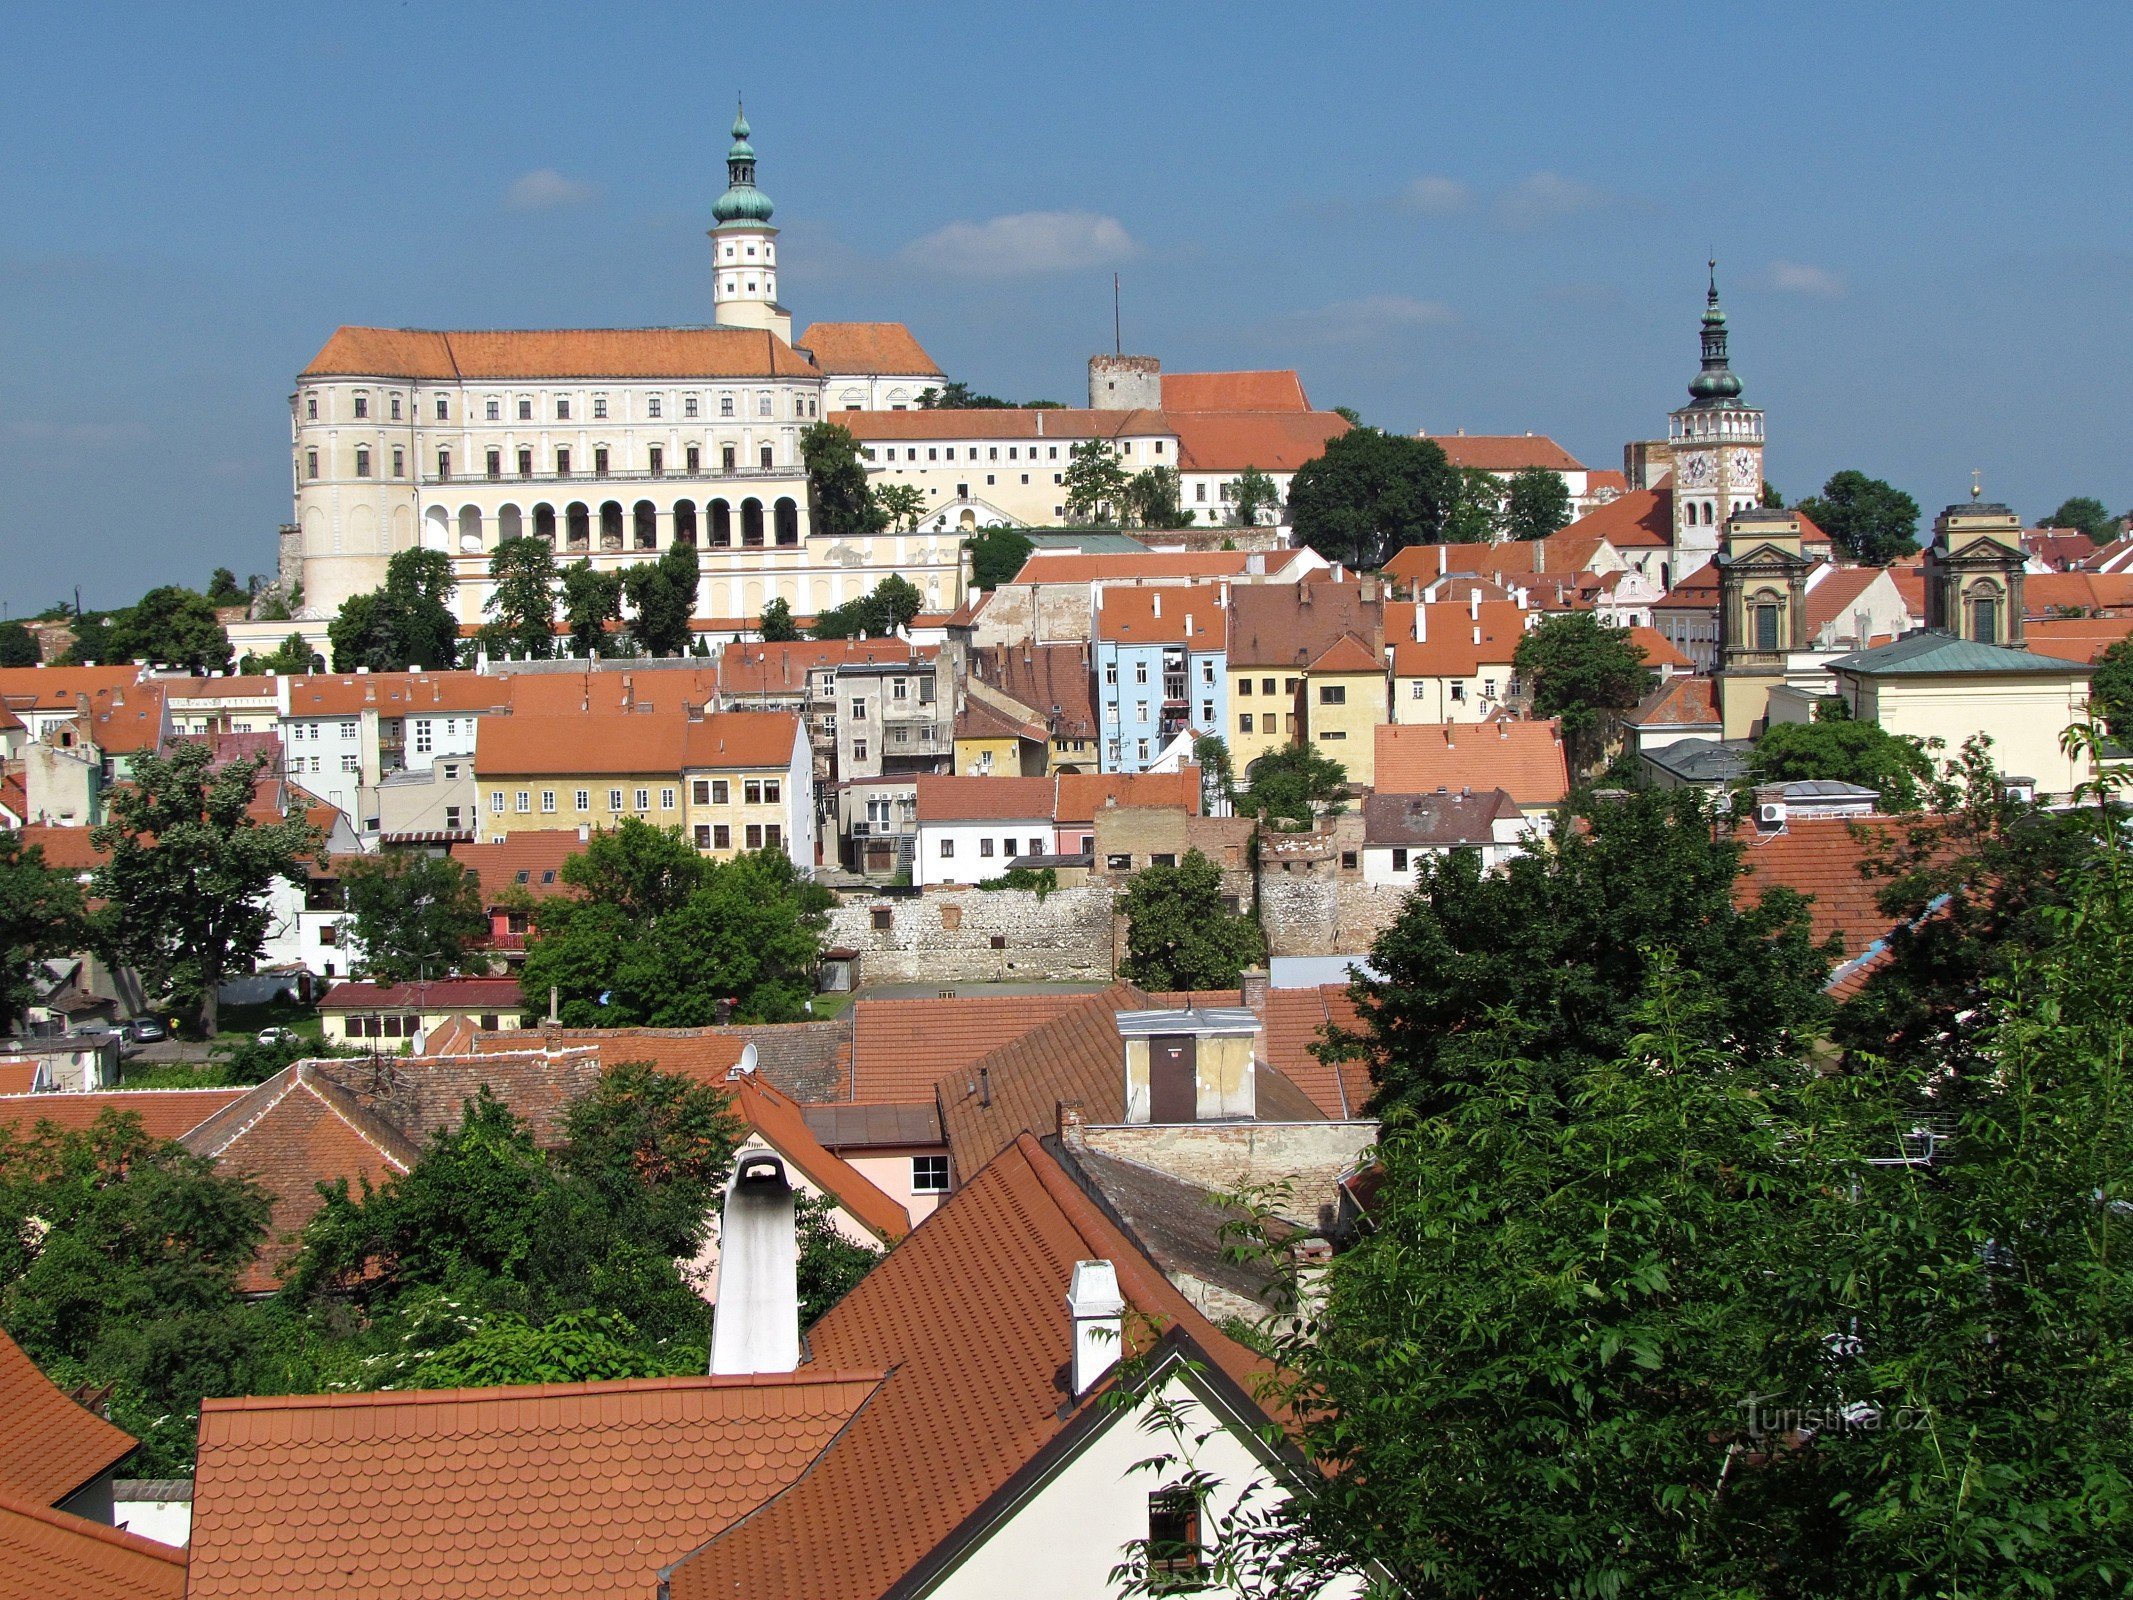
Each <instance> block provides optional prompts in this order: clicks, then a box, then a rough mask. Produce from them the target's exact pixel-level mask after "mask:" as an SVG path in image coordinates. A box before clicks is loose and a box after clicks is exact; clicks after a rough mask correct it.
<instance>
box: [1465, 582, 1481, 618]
mask: <svg viewBox="0 0 2133 1600" xmlns="http://www.w3.org/2000/svg"><path fill="white" fill-rule="evenodd" d="M1466 615H1467V620H1468V621H1469V622H1479V621H1480V620H1481V589H1480V586H1479V585H1476V586H1475V587H1474V588H1471V589H1469V590H1467V592H1466Z"/></svg>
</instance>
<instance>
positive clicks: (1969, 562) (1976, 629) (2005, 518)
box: [1925, 488, 2024, 648]
mask: <svg viewBox="0 0 2133 1600" xmlns="http://www.w3.org/2000/svg"><path fill="white" fill-rule="evenodd" d="M1980 492H1981V491H1979V490H1977V489H1975V488H1973V489H1972V490H1971V491H1970V504H1968V505H1952V506H1950V507H1948V509H1947V510H1945V511H1943V512H1942V513H1941V514H1940V515H1939V516H1938V517H1935V518H1934V519H1933V542H1932V543H1931V544H1929V545H1927V546H1926V562H1925V566H1926V626H1927V627H1929V628H1940V629H1943V630H1945V631H1946V632H1948V633H1952V634H1956V635H1958V636H1960V637H1962V638H1965V639H1974V640H1976V641H1977V642H1978V643H1979V644H1999V645H2007V646H2010V647H2013V648H2020V646H2021V643H2022V569H2023V565H2024V557H2023V553H2022V519H2021V518H2020V517H2018V516H2016V515H2015V514H2014V513H2013V512H2012V511H2010V510H2008V509H2007V507H2005V506H2003V505H1997V504H1995V503H1993V502H1992V501H1989V500H1987V501H1981V500H1979V499H1978V495H1979V494H1980Z"/></svg>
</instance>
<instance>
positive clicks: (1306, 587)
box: [1296, 583, 1311, 606]
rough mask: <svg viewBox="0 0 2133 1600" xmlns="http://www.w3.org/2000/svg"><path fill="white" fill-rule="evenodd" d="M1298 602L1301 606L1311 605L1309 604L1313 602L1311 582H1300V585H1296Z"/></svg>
mask: <svg viewBox="0 0 2133 1600" xmlns="http://www.w3.org/2000/svg"><path fill="white" fill-rule="evenodd" d="M1296 603H1297V604H1298V605H1300V606H1307V605H1309V604H1310V603H1311V585H1310V584H1308V583H1299V584H1298V585H1297V586H1296Z"/></svg>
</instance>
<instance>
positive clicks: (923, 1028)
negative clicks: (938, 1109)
mask: <svg viewBox="0 0 2133 1600" xmlns="http://www.w3.org/2000/svg"><path fill="white" fill-rule="evenodd" d="M1079 998H1080V997H1079V996H1076V995H1070V994H1027V995H1015V996H1012V997H1007V998H1001V999H994V998H993V997H991V996H975V995H973V996H960V997H955V998H940V999H908V1000H857V1001H854V1002H853V1005H852V1079H853V1081H852V1089H851V1094H850V1098H851V1099H852V1100H854V1101H857V1102H860V1103H862V1104H873V1105H879V1104H912V1103H915V1102H918V1101H921V1100H923V1101H927V1102H929V1103H930V1102H931V1101H932V1099H933V1086H934V1084H935V1083H936V1082H938V1081H939V1079H940V1077H941V1075H942V1074H943V1073H946V1072H951V1071H955V1070H958V1069H960V1068H963V1067H967V1066H969V1065H971V1064H972V1063H973V1062H975V1061H977V1060H978V1058H979V1057H981V1056H984V1055H988V1054H990V1053H991V1052H992V1051H994V1050H996V1049H998V1048H999V1047H1000V1046H1001V1045H1003V1044H1006V1043H1007V1042H1008V1041H1010V1040H1012V1039H1017V1038H1020V1037H1021V1036H1022V1035H1023V1034H1025V1033H1027V1032H1029V1031H1030V1030H1031V1029H1032V1028H1035V1027H1040V1026H1042V1025H1043V1024H1044V1023H1047V1022H1049V1021H1051V1020H1052V1019H1053V1018H1054V1017H1056V1016H1058V1015H1059V1014H1060V1013H1061V1012H1062V1011H1064V1010H1066V1009H1067V1008H1068V1007H1070V1006H1072V1005H1073V1004H1074V1003H1075V1002H1076V1000H1077V999H1079Z"/></svg>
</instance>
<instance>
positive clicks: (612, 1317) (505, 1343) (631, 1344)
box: [405, 1311, 672, 1389]
mask: <svg viewBox="0 0 2133 1600" xmlns="http://www.w3.org/2000/svg"><path fill="white" fill-rule="evenodd" d="M671 1367H672V1357H671V1356H668V1355H665V1354H664V1353H654V1352H653V1351H650V1350H646V1349H644V1348H643V1347H642V1346H641V1344H640V1343H639V1340H638V1336H637V1326H636V1324H635V1323H633V1322H631V1321H630V1319H629V1318H627V1317H625V1316H623V1315H622V1314H621V1313H620V1312H615V1311H565V1312H563V1313H561V1314H560V1315H558V1316H556V1317H553V1318H551V1319H550V1320H549V1321H548V1322H547V1323H545V1324H536V1323H532V1322H528V1321H527V1320H526V1318H525V1317H524V1316H522V1315H520V1314H519V1313H518V1312H515V1311H499V1312H496V1313H494V1314H493V1315H490V1316H486V1317H480V1318H476V1319H474V1325H473V1328H472V1331H470V1332H468V1333H467V1334H466V1335H465V1336H464V1337H462V1338H460V1339H457V1340H455V1341H453V1342H452V1343H450V1344H447V1345H445V1346H444V1347H443V1348H442V1349H439V1350H434V1351H432V1352H430V1353H429V1354H428V1355H426V1356H424V1357H423V1358H422V1360H421V1361H419V1362H418V1363H417V1364H416V1366H415V1369H414V1371H413V1372H412V1373H411V1374H410V1375H409V1376H408V1377H407V1379H406V1382H405V1386H406V1387H407V1388H410V1389H480V1388H488V1387H493V1386H497V1385H503V1384H518V1383H596V1382H600V1381H602V1380H605V1379H611V1378H657V1377H664V1376H666V1375H668V1374H669V1372H670V1370H671Z"/></svg>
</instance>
